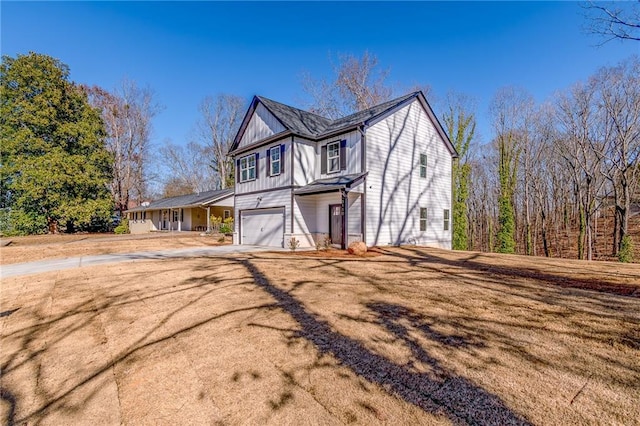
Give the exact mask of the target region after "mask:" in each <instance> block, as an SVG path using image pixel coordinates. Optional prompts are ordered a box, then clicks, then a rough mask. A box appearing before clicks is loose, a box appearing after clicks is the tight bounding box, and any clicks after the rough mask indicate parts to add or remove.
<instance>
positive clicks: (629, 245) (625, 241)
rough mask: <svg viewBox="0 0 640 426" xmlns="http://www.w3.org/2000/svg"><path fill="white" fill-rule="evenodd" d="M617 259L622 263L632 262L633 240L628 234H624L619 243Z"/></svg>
mask: <svg viewBox="0 0 640 426" xmlns="http://www.w3.org/2000/svg"><path fill="white" fill-rule="evenodd" d="M618 260H619V261H620V262H624V263H631V262H633V240H632V239H631V236H630V235H625V236H624V237H623V238H622V242H621V243H620V251H619V252H618Z"/></svg>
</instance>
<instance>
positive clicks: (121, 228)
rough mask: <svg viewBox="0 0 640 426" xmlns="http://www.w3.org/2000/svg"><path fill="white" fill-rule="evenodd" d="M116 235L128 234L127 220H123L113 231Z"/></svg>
mask: <svg viewBox="0 0 640 426" xmlns="http://www.w3.org/2000/svg"><path fill="white" fill-rule="evenodd" d="M113 232H115V233H116V234H128V233H129V219H127V218H124V219H122V221H121V222H120V224H119V225H118V226H116V227H115V229H114V230H113Z"/></svg>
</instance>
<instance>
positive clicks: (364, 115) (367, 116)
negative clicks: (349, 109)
mask: <svg viewBox="0 0 640 426" xmlns="http://www.w3.org/2000/svg"><path fill="white" fill-rule="evenodd" d="M417 94H418V92H413V93H409V94H408V95H405V96H401V97H399V98H396V99H392V100H390V101H387V102H384V103H381V104H380V105H376V106H373V107H371V108H368V109H365V110H363V111H359V112H356V113H354V114H351V115H348V116H346V117H342V118H339V119H337V120H334V121H333V122H332V123H331V124H330V125H329V126H327V128H325V129H324V132H323V133H332V132H336V131H339V130H341V129H344V128H347V127H351V126H355V125H357V124H360V123H364V122H366V121H367V120H371V119H372V118H375V117H377V116H379V115H381V114H384V113H385V112H387V111H388V110H390V109H392V108H395V107H396V106H398V105H400V104H401V103H403V102H404V101H406V100H408V99H411V98H413V97H415V96H416V95H417Z"/></svg>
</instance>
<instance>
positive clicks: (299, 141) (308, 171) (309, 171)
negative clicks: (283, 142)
mask: <svg viewBox="0 0 640 426" xmlns="http://www.w3.org/2000/svg"><path fill="white" fill-rule="evenodd" d="M294 144H295V148H294V158H295V160H294V166H293V167H294V169H295V170H294V176H293V184H294V185H297V186H305V185H307V184H309V183H311V182H313V181H314V180H316V179H318V178H319V176H320V172H319V169H318V165H319V164H320V163H319V162H318V159H317V155H318V154H316V147H317V143H316V142H313V141H310V140H307V139H303V138H300V137H297V136H296V137H295V139H294Z"/></svg>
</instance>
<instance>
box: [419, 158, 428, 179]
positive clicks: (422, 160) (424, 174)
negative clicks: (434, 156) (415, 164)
mask: <svg viewBox="0 0 640 426" xmlns="http://www.w3.org/2000/svg"><path fill="white" fill-rule="evenodd" d="M420 177H421V178H426V177H427V154H420Z"/></svg>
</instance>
